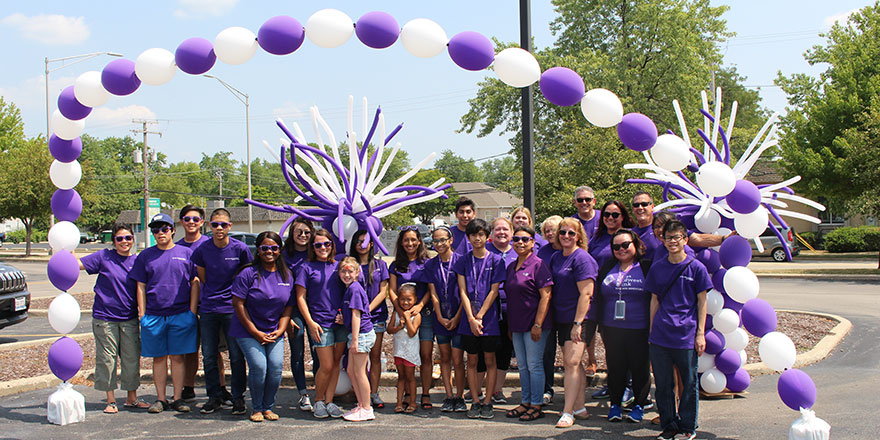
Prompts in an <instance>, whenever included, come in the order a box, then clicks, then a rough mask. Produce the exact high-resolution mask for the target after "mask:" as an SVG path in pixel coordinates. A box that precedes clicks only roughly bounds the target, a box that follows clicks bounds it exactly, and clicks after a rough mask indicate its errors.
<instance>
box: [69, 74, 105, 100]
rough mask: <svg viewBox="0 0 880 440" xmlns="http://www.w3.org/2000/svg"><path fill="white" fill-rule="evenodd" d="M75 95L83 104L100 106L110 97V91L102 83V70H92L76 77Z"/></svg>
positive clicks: (74, 84)
mask: <svg viewBox="0 0 880 440" xmlns="http://www.w3.org/2000/svg"><path fill="white" fill-rule="evenodd" d="M73 95H74V96H76V100H77V101H79V102H80V103H82V105H85V106H89V107H92V108H94V107H100V106H102V105H104V104H106V103H107V101H108V100H109V99H110V96H111V95H110V92H108V91H107V89H105V88H104V85H103V84H101V72H98V71H97V70H90V71H88V72H85V73H83V74H82V75H80V76H78V77H77V78H76V81H75V82H74V83H73Z"/></svg>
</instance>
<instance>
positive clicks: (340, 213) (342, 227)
mask: <svg viewBox="0 0 880 440" xmlns="http://www.w3.org/2000/svg"><path fill="white" fill-rule="evenodd" d="M344 214H345V206H344V204H343V203H342V200H341V199H340V200H339V208H338V210H337V211H336V224H337V228H338V229H339V235H341V236H342V237H341V238H340V237H336V238H337V239H338V240H339V241H341V242H342V243H343V244H344V243H345V240H343V238H345V225H343V223H342V216H343V215H344ZM330 232H333V231H330Z"/></svg>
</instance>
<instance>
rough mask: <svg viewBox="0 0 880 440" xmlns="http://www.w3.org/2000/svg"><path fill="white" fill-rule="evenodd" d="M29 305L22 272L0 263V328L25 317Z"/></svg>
mask: <svg viewBox="0 0 880 440" xmlns="http://www.w3.org/2000/svg"><path fill="white" fill-rule="evenodd" d="M30 306H31V293H30V292H29V291H28V288H27V278H26V277H25V275H24V273H23V272H22V271H20V270H18V269H16V268H14V267H12V266H10V265H8V264H4V263H0V328H4V327H8V326H10V325H13V324H18V323H19V322H22V321H24V320H25V319H27V317H28V309H29V308H30Z"/></svg>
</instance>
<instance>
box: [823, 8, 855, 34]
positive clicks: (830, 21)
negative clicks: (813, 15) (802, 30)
mask: <svg viewBox="0 0 880 440" xmlns="http://www.w3.org/2000/svg"><path fill="white" fill-rule="evenodd" d="M860 9H861V8H855V9H851V10H849V11H846V12H838V13H836V14H833V15H829V16H827V17H825V19H824V20H822V29H831V26H834V23H837V22H840V24H841V25H845V24H846V22H847V21H848V20H849V16H850V15H853V14H854V13H856V12H859V10H860Z"/></svg>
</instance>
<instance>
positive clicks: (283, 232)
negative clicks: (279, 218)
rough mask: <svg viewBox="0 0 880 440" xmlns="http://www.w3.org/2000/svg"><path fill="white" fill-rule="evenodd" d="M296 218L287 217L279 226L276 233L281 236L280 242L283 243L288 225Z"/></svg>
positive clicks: (293, 216)
mask: <svg viewBox="0 0 880 440" xmlns="http://www.w3.org/2000/svg"><path fill="white" fill-rule="evenodd" d="M245 201H247V200H245ZM296 217H297V216H295V215H292V216H290V217H288V218H287V220H285V221H284V223H283V224H282V225H281V230H280V231H278V235H280V236H281V241H284V234H285V233H286V232H287V228H289V227H290V224H291V223H293V220H295V219H296Z"/></svg>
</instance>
